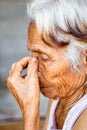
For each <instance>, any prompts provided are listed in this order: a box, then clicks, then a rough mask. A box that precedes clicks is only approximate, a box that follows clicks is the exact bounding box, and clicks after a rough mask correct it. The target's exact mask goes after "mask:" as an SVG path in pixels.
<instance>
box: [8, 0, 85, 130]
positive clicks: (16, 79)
mask: <svg viewBox="0 0 87 130" xmlns="http://www.w3.org/2000/svg"><path fill="white" fill-rule="evenodd" d="M27 11H28V15H29V17H30V25H29V29H28V49H29V50H30V51H31V52H32V56H29V57H25V58H23V59H21V60H20V61H18V62H17V63H14V64H13V65H12V68H11V70H10V72H9V77H8V80H7V85H8V88H9V89H10V91H11V92H12V93H13V95H14V97H15V98H16V100H17V102H18V103H19V105H20V108H21V111H22V114H23V119H24V130H39V129H40V127H39V125H40V124H39V121H40V110H39V109H40V92H41V93H42V94H43V95H45V96H46V97H49V98H50V99H52V102H51V105H50V112H48V114H47V119H46V123H45V127H44V130H56V129H62V130H83V129H84V130H87V91H86V89H87V84H86V80H87V0H35V1H33V3H32V4H31V5H30V4H27ZM25 68H27V75H26V76H22V74H21V73H22V71H23V70H24V69H25ZM48 111H49V110H48Z"/></svg>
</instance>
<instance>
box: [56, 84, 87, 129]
mask: <svg viewBox="0 0 87 130" xmlns="http://www.w3.org/2000/svg"><path fill="white" fill-rule="evenodd" d="M85 90H86V87H85V86H84V87H83V86H82V87H81V88H79V89H78V90H76V91H75V92H73V93H72V94H71V95H70V94H69V96H66V97H64V98H60V101H59V103H58V106H57V108H56V119H57V123H58V127H59V128H62V127H63V123H64V121H65V118H66V116H67V113H68V112H69V110H70V109H71V108H72V107H73V105H74V104H75V103H76V102H77V101H78V100H79V99H80V98H81V97H83V95H85Z"/></svg>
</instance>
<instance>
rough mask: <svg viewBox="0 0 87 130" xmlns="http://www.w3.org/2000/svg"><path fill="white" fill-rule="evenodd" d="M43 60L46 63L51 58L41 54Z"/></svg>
mask: <svg viewBox="0 0 87 130" xmlns="http://www.w3.org/2000/svg"><path fill="white" fill-rule="evenodd" d="M41 59H42V60H44V61H47V60H49V56H48V55H45V54H41Z"/></svg>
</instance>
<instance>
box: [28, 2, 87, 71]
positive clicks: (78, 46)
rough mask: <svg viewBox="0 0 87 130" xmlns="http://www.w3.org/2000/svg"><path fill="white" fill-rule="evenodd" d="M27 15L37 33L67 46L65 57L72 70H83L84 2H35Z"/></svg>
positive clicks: (85, 39) (86, 43) (86, 13)
mask: <svg viewBox="0 0 87 130" xmlns="http://www.w3.org/2000/svg"><path fill="white" fill-rule="evenodd" d="M27 14H28V16H29V17H30V19H31V21H34V22H35V24H36V27H37V29H38V32H39V33H40V34H41V36H42V37H43V38H44V39H45V40H47V38H48V37H50V38H51V39H52V40H54V41H55V43H56V44H58V45H61V44H62V43H63V42H60V41H62V40H63V41H64V43H66V44H70V45H69V46H67V45H66V47H65V48H64V49H65V55H66V56H67V57H68V59H69V60H70V61H71V63H72V67H73V69H74V70H75V71H77V72H78V71H79V67H78V66H80V67H82V66H83V65H82V62H81V58H80V54H81V52H82V51H84V50H87V0H34V1H33V2H32V4H30V3H28V4H27Z"/></svg>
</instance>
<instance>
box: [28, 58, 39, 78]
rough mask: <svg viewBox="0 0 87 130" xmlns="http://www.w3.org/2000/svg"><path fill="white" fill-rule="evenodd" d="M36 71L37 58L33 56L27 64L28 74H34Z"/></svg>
mask: <svg viewBox="0 0 87 130" xmlns="http://www.w3.org/2000/svg"><path fill="white" fill-rule="evenodd" d="M37 71H38V60H37V58H36V57H33V58H32V59H31V60H30V61H29V64H28V75H29V76H31V75H35V74H36V73H37Z"/></svg>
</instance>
